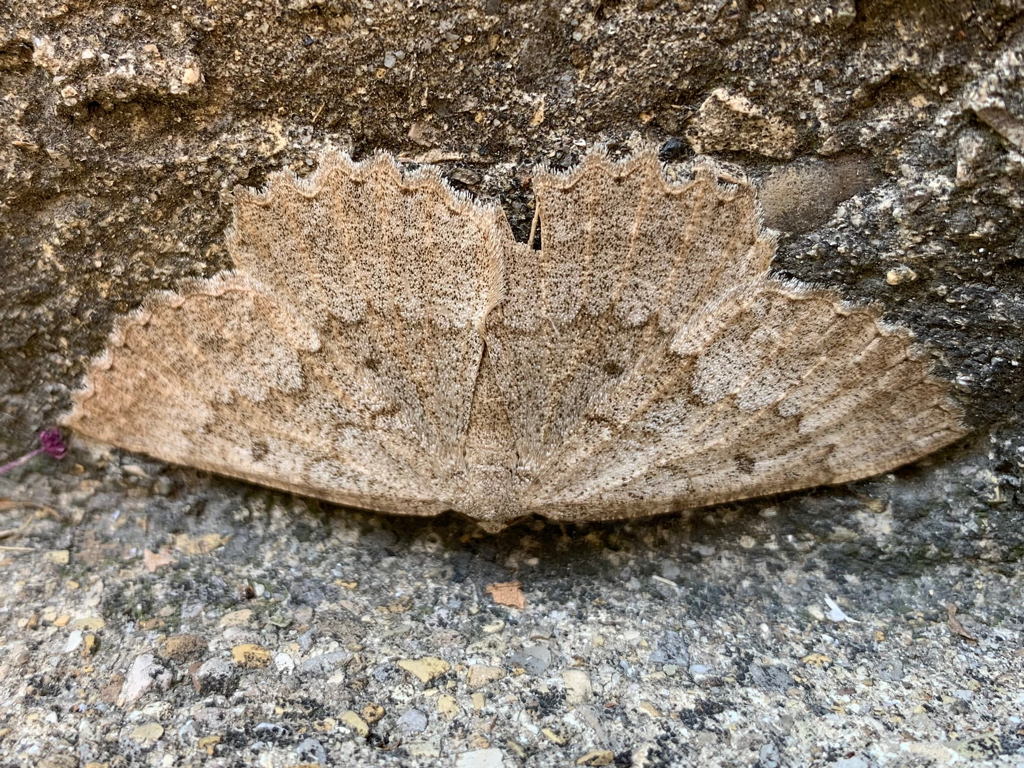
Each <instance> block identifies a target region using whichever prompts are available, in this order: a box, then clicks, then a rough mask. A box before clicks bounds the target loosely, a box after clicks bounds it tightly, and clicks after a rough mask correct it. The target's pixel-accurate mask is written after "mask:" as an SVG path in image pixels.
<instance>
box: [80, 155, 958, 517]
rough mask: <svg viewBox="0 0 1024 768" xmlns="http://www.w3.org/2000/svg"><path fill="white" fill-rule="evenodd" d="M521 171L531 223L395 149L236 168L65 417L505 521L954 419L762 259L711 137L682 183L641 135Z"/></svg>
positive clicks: (725, 481)
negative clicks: (222, 221)
mask: <svg viewBox="0 0 1024 768" xmlns="http://www.w3.org/2000/svg"><path fill="white" fill-rule="evenodd" d="M532 184H533V190H534V193H535V196H536V220H535V222H534V223H535V230H539V235H537V234H536V233H535V236H534V237H532V238H531V240H532V241H531V242H529V243H522V242H517V241H516V240H515V238H514V237H513V235H512V231H511V227H510V225H509V222H508V220H507V219H506V217H505V215H504V213H503V212H502V210H501V209H500V208H499V207H498V206H496V205H494V204H488V203H486V202H478V201H475V200H473V199H471V198H470V197H468V196H467V195H465V194H463V193H460V192H456V191H453V190H452V189H451V188H450V187H449V186H448V185H447V184H446V183H445V182H444V181H443V179H442V178H441V176H440V175H439V172H438V171H437V170H436V169H433V168H421V169H419V170H416V171H414V172H405V171H403V170H402V169H401V168H400V167H399V165H398V164H397V163H396V162H395V160H394V159H393V158H391V157H390V156H388V155H386V154H377V155H375V156H373V157H372V158H371V159H368V160H366V161H364V162H354V161H352V160H351V159H350V158H349V157H348V156H346V155H344V154H340V153H335V152H328V153H325V154H324V155H323V157H322V158H321V160H320V163H319V167H318V170H317V171H316V172H315V173H314V174H312V175H311V176H309V177H308V178H305V179H300V178H296V177H295V176H294V175H291V174H289V173H279V174H276V175H274V176H272V177H271V178H270V180H269V182H268V184H267V187H266V189H265V190H264V191H262V192H256V191H252V190H245V189H241V190H237V191H236V193H235V195H234V201H233V221H232V224H231V227H230V229H229V231H228V233H227V237H226V243H227V248H228V251H229V253H230V256H231V258H232V259H233V262H234V266H235V268H234V270H233V271H227V272H223V273H220V274H218V275H216V276H214V277H213V278H211V279H208V280H202V281H193V282H187V283H185V284H184V285H183V286H182V287H181V289H180V290H179V291H178V292H176V293H159V294H156V295H154V296H152V297H150V298H149V299H148V300H146V301H145V302H144V304H143V306H142V307H141V308H139V309H138V310H137V311H135V312H133V313H132V314H130V315H128V316H127V317H124V318H121V319H119V320H118V321H117V322H116V323H115V326H114V329H113V332H112V333H111V335H110V338H109V341H108V344H107V347H106V350H105V351H104V352H103V353H102V354H101V356H100V357H99V358H97V359H96V360H95V361H93V363H92V364H91V366H90V367H89V370H88V373H87V375H86V378H85V383H84V386H83V388H82V389H81V390H80V391H79V392H77V393H76V394H75V396H74V405H73V408H72V410H71V411H70V413H69V414H68V415H67V416H66V419H65V423H66V425H68V426H70V427H71V429H73V430H74V431H75V432H76V433H78V434H79V435H81V436H84V437H87V438H90V439H92V440H96V441H101V442H104V443H109V444H113V445H115V446H119V447H121V448H123V449H126V450H128V451H134V452H138V453H143V454H148V455H149V456H153V457H156V458H159V459H163V460H165V461H168V462H173V463H175V464H183V465H188V466H192V467H197V468H200V469H204V470H209V471H210V472H215V473H219V474H222V475H230V476H232V477H236V478H242V479H244V480H248V481H251V482H254V483H258V484H262V485H266V486H271V487H274V488H279V489H284V490H286V491H292V492H294V493H297V494H302V495H306V496H313V497H318V498H322V499H326V500H329V501H331V502H336V503H338V504H343V505H348V506H353V507H360V508H364V509H370V510H378V511H381V512H388V513H395V514H403V515H436V514H438V513H441V512H444V511H447V510H455V511H457V512H460V513H462V514H464V515H468V516H470V517H472V518H475V519H477V520H479V521H481V523H482V524H484V525H485V527H489V528H491V529H495V528H500V527H501V526H502V525H504V524H507V523H508V522H509V521H510V520H513V519H515V518H518V517H522V516H525V515H531V514H538V515H543V516H546V517H549V518H554V519H557V520H565V521H583V520H607V519H619V518H636V517H645V516H649V515H655V514H659V513H664V512H670V511H674V510H680V509H685V508H693V507H699V506H703V505H708V504H716V503H721V502H728V501H734V500H739V499H746V498H750V497H756V496H763V495H768V494H777V493H781V492H786V491H793V490H797V489H800V488H808V487H811V486H817V485H822V484H832V483H843V482H847V481H851V480H856V479H859V478H863V477H868V476H870V475H875V474H878V473H880V472H884V471H887V470H890V469H893V468H895V467H898V466H900V465H902V464H906V463H908V462H912V461H915V460H917V459H919V458H920V457H922V456H924V455H925V454H928V453H930V452H932V451H935V450H936V449H938V448H941V447H942V446H945V445H947V444H949V443H951V442H952V441H954V440H956V439H957V438H959V437H961V436H962V435H964V434H965V431H966V430H965V427H964V426H963V424H962V422H961V416H960V413H959V411H958V409H957V407H956V405H955V404H954V403H953V402H952V400H951V398H950V394H949V386H948V385H947V383H945V382H944V381H942V380H939V379H937V378H935V377H934V376H933V375H932V373H931V363H930V361H929V358H928V355H927V354H926V353H924V352H923V351H922V350H920V349H919V348H918V347H916V346H915V345H914V343H913V340H912V337H911V334H910V333H909V332H908V331H907V330H905V329H903V328H899V327H893V326H891V325H886V324H885V323H883V322H881V321H880V318H879V315H878V312H877V311H876V310H875V309H872V308H864V307H857V306H853V305H850V304H847V303H844V302H842V301H840V300H839V298H838V297H837V296H836V295H835V294H834V293H831V292H829V291H824V290H819V289H816V288H813V287H810V286H807V285H803V284H800V283H796V282H793V281H783V280H779V279H776V278H774V277H772V276H771V275H770V273H769V265H770V262H771V258H772V255H773V253H774V250H775V241H774V239H773V237H772V235H771V234H770V233H769V232H767V231H765V230H764V229H763V228H762V225H761V223H760V218H759V205H758V201H757V196H756V191H755V187H754V186H753V185H752V184H751V183H750V182H749V181H747V180H746V179H744V178H741V177H736V176H729V175H728V174H726V173H725V172H724V171H723V170H721V169H720V168H719V167H717V166H716V165H714V164H713V163H711V162H710V161H707V160H699V161H697V162H696V163H694V164H693V165H692V167H691V169H690V171H689V172H688V174H687V178H686V180H685V181H681V182H676V181H670V180H669V179H668V177H667V176H666V173H665V171H664V169H663V168H662V165H661V163H660V162H659V160H658V157H657V153H656V151H655V150H654V149H648V150H644V151H640V152H638V153H637V154H635V155H633V156H632V157H630V158H628V159H627V160H625V161H622V162H615V161H613V160H611V159H610V158H609V157H608V156H607V155H606V154H605V153H604V152H602V151H593V152H591V153H589V154H587V155H586V156H585V157H584V158H583V160H582V161H581V162H580V163H579V165H578V166H577V167H576V168H574V169H573V170H571V171H569V172H565V173H560V172H553V171H551V170H543V169H542V170H539V171H537V172H536V173H535V174H534V175H533V177H532ZM537 225H539V226H537Z"/></svg>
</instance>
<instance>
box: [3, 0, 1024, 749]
mask: <svg viewBox="0 0 1024 768" xmlns="http://www.w3.org/2000/svg"><path fill="white" fill-rule="evenodd" d="M0 86H2V87H0V275H2V277H3V283H2V285H0V298H2V301H0V324H2V332H0V455H3V456H4V457H8V456H9V457H11V458H13V457H15V456H17V455H19V454H21V453H24V452H25V451H28V450H30V449H31V448H32V447H34V446H33V443H34V440H35V437H34V434H35V433H36V432H37V431H38V430H40V429H43V428H45V427H47V426H50V425H52V424H53V423H54V421H55V419H56V418H57V417H58V416H59V414H61V413H62V412H64V411H65V410H66V409H67V407H68V404H69V392H70V391H72V390H73V389H74V388H75V387H76V386H77V385H78V384H79V382H80V377H81V375H82V373H83V371H84V368H85V364H86V361H87V360H88V359H89V358H90V357H91V356H92V355H95V354H96V353H97V352H99V350H100V349H101V348H102V346H103V342H104V339H105V337H106V335H107V333H108V332H109V329H110V326H111V324H112V322H113V318H114V317H115V316H116V315H117V314H120V313H123V312H125V311H128V310H130V309H131V308H132V307H134V306H137V305H138V304H139V302H140V301H141V300H142V298H143V297H144V296H145V295H147V294H148V293H149V292H150V291H152V290H155V289H158V288H170V287H174V286H175V285H177V284H179V283H180V282H181V281H182V280H183V279H185V278H188V277H194V276H209V275H212V274H214V273H215V272H217V271H218V270H220V269H223V268H225V267H228V266H230V264H229V259H228V257H227V255H226V252H225V250H224V246H223V231H224V227H225V224H226V222H227V220H228V213H229V207H228V205H227V204H226V201H225V200H224V199H223V195H224V193H225V192H227V191H229V190H230V189H232V188H233V187H234V186H235V185H236V184H246V185H254V186H258V185H259V184H261V183H262V182H263V180H264V179H265V178H266V175H267V174H268V173H270V172H272V171H274V170H278V169H280V168H285V167H287V168H291V169H293V170H296V171H298V172H300V173H304V172H306V171H308V170H310V169H311V168H312V167H313V164H314V163H315V158H316V157H317V156H318V155H319V153H320V152H321V151H322V149H323V148H324V147H326V146H332V147H340V148H344V149H349V150H351V151H353V152H354V153H355V155H356V156H357V157H359V156H364V155H366V154H367V153H369V152H371V151H373V150H376V149H384V150H388V151H390V152H393V153H395V154H397V155H399V156H401V157H402V158H403V159H404V160H405V161H406V162H407V163H426V162H429V163H435V164H437V165H439V166H440V168H441V169H442V172H443V173H444V174H445V176H446V177H447V178H449V180H450V181H451V182H452V183H453V184H454V185H456V186H458V187H459V188H461V189H464V190H466V191H468V192H470V193H472V194H474V195H478V196H481V197H487V198H495V199H498V200H500V201H501V203H502V205H504V206H505V209H506V210H507V211H508V212H509V216H510V219H511V220H512V223H513V228H514V230H515V232H516V234H517V236H518V237H520V238H521V239H525V237H526V233H527V232H528V230H529V224H530V219H531V216H532V198H531V194H530V186H529V181H530V180H529V169H530V168H531V167H533V166H534V165H535V164H537V163H540V162H545V163H550V164H552V165H554V166H555V167H568V166H571V165H572V164H573V163H574V162H575V161H576V159H577V158H578V157H579V155H580V154H581V152H582V151H583V150H584V149H585V148H586V147H588V146H591V145H593V144H596V143H603V144H605V145H607V146H609V147H610V148H611V150H612V151H613V152H617V153H621V152H624V151H626V150H627V149H628V148H629V147H630V146H633V145H635V144H637V143H639V142H655V143H657V144H658V145H659V146H660V147H661V150H662V156H663V158H664V159H665V160H666V161H668V162H675V161H683V160H687V159H688V158H690V157H692V156H693V154H694V153H706V154H710V155H712V156H713V157H715V158H716V160H718V161H719V162H726V163H731V164H733V165H735V166H736V167H737V168H738V169H739V170H740V171H742V172H744V173H746V174H748V175H749V176H751V177H752V178H753V179H755V180H756V181H757V183H758V184H760V185H761V186H762V190H763V196H764V200H765V214H766V221H767V223H768V224H769V225H770V226H771V227H773V228H775V229H777V230H778V231H779V233H780V235H779V243H780V248H779V253H778V256H777V260H776V269H777V271H778V272H779V273H780V274H782V275H784V276H793V277H797V278H800V279H803V280H807V281H811V282H816V283H820V284H823V285H827V286H828V287H830V288H833V289H835V290H837V291H839V292H840V293H842V294H843V295H844V296H846V297H848V298H850V299H853V300H856V301H862V302H866V301H871V302H874V303H876V304H878V305H879V306H880V307H881V308H882V309H883V310H884V311H885V312H886V317H887V319H889V320H891V321H893V322H897V323H900V324H904V325H907V326H909V327H911V328H913V329H914V331H915V332H916V333H917V334H918V336H919V337H920V339H921V340H922V342H923V343H925V344H927V345H928V346H929V347H930V348H931V349H932V350H933V352H934V354H935V356H936V359H937V362H938V370H939V372H940V373H941V375H943V376H946V377H947V378H949V379H950V380H951V381H953V382H954V386H955V389H956V397H957V399H958V401H959V402H960V404H961V405H962V406H963V408H964V411H965V414H966V419H967V422H968V424H969V426H970V427H971V429H972V434H971V436H970V437H968V438H967V439H965V440H963V441H961V442H960V443H959V444H957V445H955V446H952V447H951V448H949V449H948V450H946V451H943V452H941V453H939V454H937V455H935V456H934V457H932V458H930V459H929V460H927V461H924V462H921V463H919V464H918V465H916V466H913V467H909V468H904V469H901V470H899V471H897V472H894V473H892V474H889V475H885V476H882V477H879V478H875V479H872V480H867V481H863V482H859V483H854V484H850V485H846V486H840V487H835V488H824V489H817V490H813V491H809V492H806V493H801V494H794V495H790V496H786V497H781V498H775V499H769V500H762V501H755V502H751V503H746V504H739V505H730V506H726V507H719V508H715V509H711V510H705V511H701V512H698V513H695V514H694V515H692V516H690V517H680V516H668V517H664V518H659V519H656V520H652V521H649V522H646V523H633V524H629V525H612V524H609V525H594V526H577V527H563V526H558V525H553V524H550V523H543V522H541V521H527V522H524V523H521V524H519V525H517V526H515V527H513V528H510V529H507V530H505V531H504V532H502V533H500V534H497V535H488V534H485V533H483V532H481V531H480V530H479V529H477V528H476V526H475V525H473V524H472V523H470V522H468V521H465V520H462V519H459V518H455V517H446V518H441V519H438V520H431V521H419V520H404V519H400V518H388V517H384V516H379V515H370V514H363V513H360V512H355V511H351V510H344V509H338V508H334V507H327V506H323V507H321V506H318V505H316V504H314V503H312V502H308V501H304V500H301V499H296V498H294V497H290V496H288V495H285V494H278V493H272V492H268V491H264V490H260V489H257V488H253V487H251V486H247V485H244V484H240V483H235V482H231V481H228V480H223V479H218V478H211V477H208V476H205V475H202V474H200V473H197V472H193V471H190V470H188V469H183V468H175V467H168V466H165V465H162V464H159V463H157V462H152V461H149V460H146V459H144V458H142V457H139V456H133V455H129V454H125V453H122V452H116V451H110V452H89V451H86V450H84V449H83V448H81V447H79V446H72V450H71V452H70V454H69V455H68V456H67V457H65V458H64V459H63V460H60V461H55V460H51V459H49V458H48V457H46V456H40V457H37V458H35V459H34V460H33V461H32V462H31V463H28V464H26V465H24V466H23V467H21V468H19V469H17V470H15V471H12V472H9V473H7V474H5V475H3V476H2V477H0V567H2V569H3V576H4V577H5V578H6V581H7V584H8V586H6V587H5V588H3V589H2V590H0V701H3V702H5V705H4V706H2V708H0V766H3V768H6V767H7V766H21V765H26V766H28V765H31V766H51V767H57V766H60V767H61V768H63V766H79V765H82V766H85V765H89V764H92V765H93V766H94V768H98V766H100V765H104V764H106V765H107V766H110V767H111V768H113V766H127V765H153V766H165V765H166V766H176V765H191V764H197V765H198V764H200V763H202V764H204V765H214V766H216V765H224V766H229V765H231V766H234V765H267V766H297V765H316V764H321V765H340V766H348V765H357V764H358V765H403V766H404V765H452V766H459V768H493V767H494V766H504V767H505V768H513V767H514V766H549V765H550V766H564V765H574V764H579V765H618V766H682V765H709V766H718V765H721V766H755V765H756V766H759V767H760V768H769V767H771V766H841V767H842V768H869V767H871V766H922V767H924V766H939V765H947V764H949V765H959V764H965V765H966V764H972V765H1000V766H1009V765H1024V721H1022V716H1021V712H1022V711H1024V694H1022V691H1024V680H1022V676H1024V673H1022V670H1024V642H1022V641H1024V635H1022V633H1024V594H1022V592H1024V577H1022V576H1021V574H1020V565H1021V558H1022V555H1024V526H1022V525H1021V522H1022V520H1024V511H1022V510H1024V495H1022V491H1021V482H1022V479H1024V427H1022V424H1021V417H1022V415H1024V376H1022V375H1021V360H1022V359H1024V333H1022V331H1021V329H1022V328H1024V260H1022V257H1021V254H1022V248H1024V226H1022V217H1021V207H1022V205H1024V195H1022V190H1024V158H1022V154H1021V153H1022V152H1024V101H1022V97H1021V94H1022V92H1024V3H1022V2H1020V0H974V1H972V2H967V1H964V2H955V3H954V2H938V0H936V1H934V2H927V1H926V0H829V1H826V0H814V1H813V2H806V3H804V2H801V3H791V2H783V1H781V0H767V1H765V2H748V1H746V0H734V1H732V0H725V1H723V0H715V1H714V2H711V1H710V0H709V1H708V2H701V1H700V0H675V1H672V0H635V1H634V0H628V1H627V0H621V1H620V2H607V1H605V2H602V1H601V0H587V1H584V0H569V1H568V2H564V3H542V2H512V1H508V2H502V1H500V0H481V1H480V2H452V3H398V2H373V3H371V2H362V3H360V2H355V0H351V1H349V0H273V1H271V0H268V1H267V2H259V1H257V0H246V2H242V3H224V2H220V1H219V0H205V1H204V2H201V1H200V0H183V1H182V2H178V3H175V4H168V3H155V2H140V3H136V4H134V5H132V6H130V7H129V6H127V5H125V4H123V3H115V2H108V0H64V1H63V2H56V0H11V1H10V2H7V3H4V4H0ZM495 585H497V586H495Z"/></svg>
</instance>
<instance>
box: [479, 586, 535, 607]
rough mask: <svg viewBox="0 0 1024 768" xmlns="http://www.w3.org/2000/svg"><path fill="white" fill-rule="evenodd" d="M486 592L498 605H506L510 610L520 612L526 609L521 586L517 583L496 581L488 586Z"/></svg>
mask: <svg viewBox="0 0 1024 768" xmlns="http://www.w3.org/2000/svg"><path fill="white" fill-rule="evenodd" d="M487 592H488V593H489V594H490V596H491V598H492V599H493V600H494V602H496V603H497V604H498V605H507V606H509V607H510V608H518V609H519V610H520V611H521V610H523V609H524V608H526V597H525V596H524V595H523V585H522V584H521V583H519V582H518V581H498V582H495V583H494V584H488V585H487Z"/></svg>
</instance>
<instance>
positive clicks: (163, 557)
mask: <svg viewBox="0 0 1024 768" xmlns="http://www.w3.org/2000/svg"><path fill="white" fill-rule="evenodd" d="M173 562H174V557H173V556H172V555H171V553H170V551H168V550H167V549H161V550H160V551H159V552H153V551H151V550H148V549H146V550H143V552H142V566H143V567H144V568H145V569H146V570H147V571H149V572H150V573H153V572H154V571H156V569H157V568H162V567H163V566H165V565H170V564H171V563H173Z"/></svg>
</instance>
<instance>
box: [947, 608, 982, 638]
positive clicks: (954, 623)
mask: <svg viewBox="0 0 1024 768" xmlns="http://www.w3.org/2000/svg"><path fill="white" fill-rule="evenodd" d="M956 612H957V607H956V606H955V605H953V603H946V624H948V625H949V629H950V631H951V632H952V633H953V634H954V635H960V637H962V638H963V639H964V640H967V641H968V642H971V643H976V642H978V638H977V636H976V635H973V634H971V632H969V631H968V630H967V628H966V627H964V625H963V624H961V623H960V619H958V618H957V617H956Z"/></svg>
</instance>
